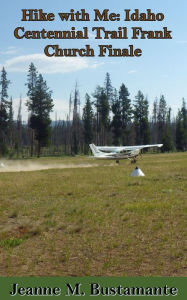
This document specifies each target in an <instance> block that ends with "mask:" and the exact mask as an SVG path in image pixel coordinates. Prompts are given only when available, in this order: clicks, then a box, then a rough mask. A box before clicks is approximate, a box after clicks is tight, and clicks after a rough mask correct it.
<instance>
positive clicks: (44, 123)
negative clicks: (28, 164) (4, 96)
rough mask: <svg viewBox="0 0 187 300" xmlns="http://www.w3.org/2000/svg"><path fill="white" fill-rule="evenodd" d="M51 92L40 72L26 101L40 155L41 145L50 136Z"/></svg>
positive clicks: (45, 142)
mask: <svg viewBox="0 0 187 300" xmlns="http://www.w3.org/2000/svg"><path fill="white" fill-rule="evenodd" d="M51 95H52V92H51V91H50V90H49V88H48V87H47V84H46V81H44V80H43V77H42V75H41V74H39V76H38V77H37V80H36V86H35V88H34V90H33V92H32V94H31V96H30V98H29V100H28V101H27V106H28V110H29V111H30V112H31V118H30V127H31V128H32V129H33V130H34V132H35V138H36V140H37V141H38V149H37V155H38V157H39V156H40V151H41V146H46V145H47V143H48V141H49V137H50V123H51V120H50V116H49V114H50V112H51V111H52V108H53V100H52V98H51Z"/></svg>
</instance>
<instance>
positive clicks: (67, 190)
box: [0, 153, 187, 276]
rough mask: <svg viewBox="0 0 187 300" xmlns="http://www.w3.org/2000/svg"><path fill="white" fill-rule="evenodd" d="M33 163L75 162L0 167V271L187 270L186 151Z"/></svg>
mask: <svg viewBox="0 0 187 300" xmlns="http://www.w3.org/2000/svg"><path fill="white" fill-rule="evenodd" d="M31 162H32V163H34V164H37V163H39V164H41V165H45V166H47V165H50V167H51V166H52V165H53V164H54V166H55V167H56V166H57V165H59V164H63V165H69V166H73V165H78V166H79V168H76V167H75V168H67V169H56V168H54V169H49V170H42V171H32V172H7V173H6V172H3V173H1V172H0V275H1V276H16V275H18V276H20V275H22V276H24V275H28V276H29V275H30V276H31V275H35V276H50V275H51V276H86V275H87V276H90V275H92V276H100V275H106V276H124V275H125V276H161V275H162V276H184V275H187V273H186V269H185V263H186V260H185V254H186V250H187V248H186V245H185V240H186V212H187V210H186V200H187V184H186V183H187V172H186V170H187V153H175V154H158V155H157V154H154V155H150V154H147V155H143V158H142V159H140V160H139V161H138V163H137V165H138V166H139V167H140V168H141V169H142V171H143V172H144V173H145V175H146V176H145V177H142V178H132V177H130V176H129V175H130V173H131V171H132V170H133V169H134V167H135V166H134V165H131V164H130V162H129V161H122V162H120V165H119V166H118V165H116V164H115V162H112V161H96V160H92V159H89V158H87V157H85V158H84V157H75V158H67V157H65V158H41V159H39V160H32V161H31ZM4 163H5V164H9V162H8V161H7V162H6V161H5V162H4ZM11 163H18V161H14V162H11ZM26 163H27V164H28V160H27V162H26ZM19 164H20V165H24V164H25V162H24V161H19ZM81 164H83V165H84V164H86V165H88V164H89V165H93V167H87V168H80V165H81ZM13 241H14V242H13ZM16 241H17V242H16ZM14 246H16V247H14Z"/></svg>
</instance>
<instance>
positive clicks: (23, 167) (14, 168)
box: [0, 161, 98, 173]
mask: <svg viewBox="0 0 187 300" xmlns="http://www.w3.org/2000/svg"><path fill="white" fill-rule="evenodd" d="M97 166H98V165H97V164H62V163H58V164H57V163H54V164H39V163H34V162H16V161H15V162H14V161H2V162H0V173H2V172H30V171H40V170H48V169H71V168H91V167H97Z"/></svg>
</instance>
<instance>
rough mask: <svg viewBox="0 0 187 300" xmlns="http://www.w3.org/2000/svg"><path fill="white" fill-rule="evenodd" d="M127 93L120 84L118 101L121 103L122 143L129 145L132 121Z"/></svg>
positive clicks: (124, 87)
mask: <svg viewBox="0 0 187 300" xmlns="http://www.w3.org/2000/svg"><path fill="white" fill-rule="evenodd" d="M129 95H130V94H129V92H128V89H127V88H126V86H125V85H124V84H123V83H122V85H121V86H120V90H119V100H120V102H121V113H122V143H123V145H128V144H129V136H130V123H131V119H132V107H131V100H130V99H129Z"/></svg>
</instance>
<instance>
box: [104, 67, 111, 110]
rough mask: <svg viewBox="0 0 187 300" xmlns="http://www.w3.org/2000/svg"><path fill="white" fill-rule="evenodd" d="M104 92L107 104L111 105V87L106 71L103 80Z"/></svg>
mask: <svg viewBox="0 0 187 300" xmlns="http://www.w3.org/2000/svg"><path fill="white" fill-rule="evenodd" d="M104 92H105V94H106V97H107V101H108V104H109V105H110V106H111V105H112V98H113V87H112V83H111V79H110V74H109V73H108V72H107V73H106V77H105V82H104Z"/></svg>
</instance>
